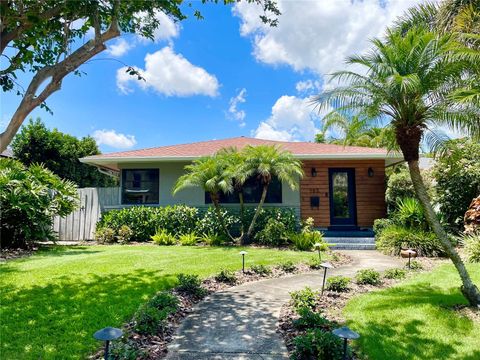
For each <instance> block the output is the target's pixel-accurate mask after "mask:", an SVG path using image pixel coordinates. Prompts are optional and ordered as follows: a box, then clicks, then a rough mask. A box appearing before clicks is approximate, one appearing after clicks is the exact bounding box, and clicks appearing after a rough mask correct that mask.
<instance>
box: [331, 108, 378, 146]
mask: <svg viewBox="0 0 480 360" xmlns="http://www.w3.org/2000/svg"><path fill="white" fill-rule="evenodd" d="M369 128H370V124H369V121H368V120H367V119H365V118H361V117H360V116H358V115H353V116H347V115H344V114H342V113H341V112H338V111H333V112H331V113H329V114H328V115H326V116H325V117H324V118H323V131H324V133H326V132H327V131H332V130H334V131H335V130H337V131H340V132H341V133H342V137H341V138H339V139H332V140H330V141H329V142H330V143H332V144H339V145H343V146H351V145H357V140H358V139H359V138H360V137H361V136H363V135H365V134H366V132H367V131H368V129H369Z"/></svg>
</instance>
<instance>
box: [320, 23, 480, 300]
mask: <svg viewBox="0 0 480 360" xmlns="http://www.w3.org/2000/svg"><path fill="white" fill-rule="evenodd" d="M452 41H453V40H452V36H451V35H448V34H447V35H437V34H436V33H433V32H430V31H428V30H425V29H424V28H413V29H410V30H408V31H406V32H402V31H388V32H387V35H386V38H385V40H379V39H375V40H372V45H373V46H372V49H371V50H370V52H369V53H368V54H366V55H364V56H354V57H350V58H349V59H348V60H347V63H348V64H352V65H357V66H360V67H361V68H363V71H362V72H354V71H340V72H337V73H335V74H334V75H333V78H334V79H336V80H339V81H341V82H342V81H343V82H344V85H342V86H339V87H337V88H335V89H333V90H330V91H325V92H323V93H322V94H320V95H319V96H318V97H317V98H316V99H315V100H316V101H317V103H318V104H319V106H320V110H323V109H324V108H327V107H328V106H333V107H334V108H337V109H339V110H340V111H351V112H355V113H359V114H362V115H364V116H366V117H372V118H375V117H377V118H381V119H384V120H388V121H389V122H390V125H389V126H390V127H391V129H392V130H393V131H394V133H395V139H396V142H397V144H398V146H399V147H400V149H401V151H402V153H403V156H404V158H405V160H406V161H407V163H408V168H409V171H410V176H411V178H412V182H413V185H414V188H415V192H416V195H417V198H418V199H419V201H420V203H421V204H422V206H423V208H424V210H425V216H426V219H427V221H428V223H429V225H430V227H431V228H432V229H433V231H434V232H435V234H436V235H437V237H438V239H439V241H440V242H441V244H442V245H443V247H444V249H445V252H446V253H447V254H448V256H449V257H450V259H451V260H452V262H453V263H454V265H455V267H456V269H457V271H458V273H459V275H460V277H461V279H462V282H463V286H462V292H463V294H464V296H465V297H466V298H467V299H468V301H469V302H470V303H471V304H478V303H480V293H479V291H478V288H477V287H476V286H475V285H474V284H473V282H472V280H471V279H470V276H469V274H468V272H467V270H466V268H465V265H464V264H463V262H462V260H461V258H460V256H459V255H458V253H457V251H456V250H455V248H454V246H453V245H452V243H451V242H450V241H449V239H448V236H447V234H446V232H445V230H444V229H443V228H442V226H441V224H440V222H439V221H438V218H437V216H436V214H435V212H434V210H433V207H432V205H431V201H430V197H429V195H428V193H427V190H426V187H425V184H424V182H423V179H422V176H421V174H420V169H419V166H418V159H419V149H420V143H421V141H422V139H424V138H425V134H426V133H427V132H428V131H429V129H431V128H432V127H435V126H449V127H451V128H454V129H457V130H463V131H464V132H466V133H469V134H471V135H479V134H480V121H479V109H478V107H475V106H469V104H467V103H462V104H458V103H453V102H452V101H451V99H450V97H449V96H450V94H451V93H452V91H454V90H455V89H458V88H460V87H462V86H463V85H464V84H463V82H464V80H465V78H464V77H463V74H464V73H465V70H464V69H465V68H464V66H465V64H464V63H462V62H461V61H455V60H454V59H451V57H450V55H451V48H452ZM477 66H479V67H480V65H478V63H477ZM477 68H478V67H477Z"/></svg>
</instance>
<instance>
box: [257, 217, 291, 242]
mask: <svg viewBox="0 0 480 360" xmlns="http://www.w3.org/2000/svg"><path fill="white" fill-rule="evenodd" d="M255 240H256V241H257V242H259V243H260V244H264V245H270V246H283V245H286V244H287V240H288V239H287V229H286V227H285V224H284V223H283V222H281V221H279V220H276V219H274V218H270V219H268V221H267V225H266V226H265V227H264V228H263V229H262V230H260V231H259V232H258V233H257V234H256V235H255Z"/></svg>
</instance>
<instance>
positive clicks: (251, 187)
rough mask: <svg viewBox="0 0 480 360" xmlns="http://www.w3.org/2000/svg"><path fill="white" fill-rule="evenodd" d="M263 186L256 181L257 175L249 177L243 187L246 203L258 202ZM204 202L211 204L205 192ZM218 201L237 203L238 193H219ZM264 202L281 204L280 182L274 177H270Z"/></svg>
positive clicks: (208, 195)
mask: <svg viewBox="0 0 480 360" xmlns="http://www.w3.org/2000/svg"><path fill="white" fill-rule="evenodd" d="M262 190H263V186H262V184H261V183H260V181H258V179H257V177H256V176H255V177H251V178H249V179H248V180H247V181H246V182H245V185H244V187H243V199H244V202H245V203H246V204H248V203H251V204H252V203H253V204H255V203H258V202H259V201H260V197H261V196H262ZM205 203H206V204H211V203H212V199H210V194H209V193H205ZM220 203H223V204H238V203H239V199H238V193H237V192H233V193H230V194H221V195H220ZM265 203H270V204H281V203H282V182H281V181H280V180H278V179H277V178H276V177H273V178H272V181H271V183H270V185H269V186H268V191H267V197H266V198H265Z"/></svg>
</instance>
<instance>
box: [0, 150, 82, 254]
mask: <svg viewBox="0 0 480 360" xmlns="http://www.w3.org/2000/svg"><path fill="white" fill-rule="evenodd" d="M0 204H1V214H0V220H1V228H0V231H1V234H0V238H1V242H0V245H1V246H2V247H9V246H26V245H27V244H28V243H32V242H34V241H37V240H45V239H54V238H55V236H54V234H53V232H52V221H53V217H54V216H56V215H59V216H66V215H68V214H70V213H71V212H72V211H73V210H74V209H75V208H76V206H77V205H78V195H77V188H76V186H75V185H74V184H73V183H72V182H71V181H68V180H62V179H60V178H59V177H58V176H57V175H55V174H54V173H52V172H51V171H50V170H48V169H46V168H45V167H44V166H43V165H31V166H30V167H28V168H27V167H26V166H24V165H23V164H22V163H20V162H19V161H17V160H13V159H4V158H2V159H0Z"/></svg>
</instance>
